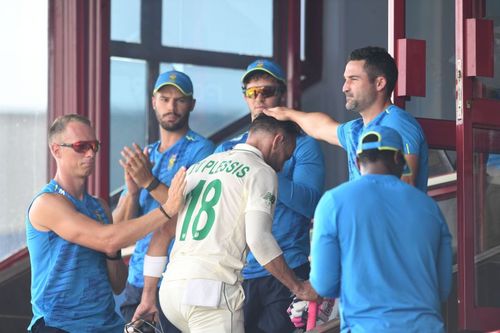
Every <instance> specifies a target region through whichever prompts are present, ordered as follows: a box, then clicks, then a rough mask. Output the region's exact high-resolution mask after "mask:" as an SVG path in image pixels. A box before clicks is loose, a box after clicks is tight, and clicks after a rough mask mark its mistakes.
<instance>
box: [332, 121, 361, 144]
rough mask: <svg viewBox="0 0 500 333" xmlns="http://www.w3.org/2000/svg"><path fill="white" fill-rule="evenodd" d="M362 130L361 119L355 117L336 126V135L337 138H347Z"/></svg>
mask: <svg viewBox="0 0 500 333" xmlns="http://www.w3.org/2000/svg"><path fill="white" fill-rule="evenodd" d="M362 130H363V119H361V118H356V119H353V120H350V121H348V122H346V123H342V124H340V125H339V126H338V128H337V135H338V136H339V138H341V139H342V138H345V139H349V138H352V137H353V135H355V134H357V133H361V131H362Z"/></svg>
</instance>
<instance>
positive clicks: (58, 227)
mask: <svg viewBox="0 0 500 333" xmlns="http://www.w3.org/2000/svg"><path fill="white" fill-rule="evenodd" d="M185 177H186V169H185V168H181V169H180V170H179V172H178V173H177V174H176V176H175V177H174V179H173V180H172V187H171V191H170V195H169V196H168V199H167V202H166V203H165V204H164V205H162V207H163V209H164V210H165V212H166V213H167V214H168V215H170V216H174V215H176V214H177V212H178V211H179V209H180V207H181V205H182V204H183V202H184V197H183V192H184V188H185V186H186V182H185ZM29 217H30V221H31V223H32V224H33V227H34V228H35V229H37V230H40V231H49V230H52V231H54V232H55V233H56V234H58V235H59V236H60V237H62V238H64V239H66V240H67V241H70V242H72V243H75V244H79V245H82V246H86V247H89V248H91V249H94V250H97V251H101V252H105V253H114V252H116V251H118V250H119V249H121V248H123V247H125V246H128V245H130V244H133V243H134V242H135V241H136V240H138V239H140V238H143V237H144V236H146V235H147V234H148V233H150V232H151V231H153V230H155V229H157V228H158V227H160V226H162V225H163V224H164V223H166V222H167V221H168V219H167V218H166V217H165V215H164V214H163V213H162V212H161V210H160V209H155V210H153V211H151V212H150V213H148V214H146V215H144V216H141V217H139V218H136V219H133V220H128V221H124V222H122V223H119V224H110V225H103V224H101V223H99V222H97V221H96V220H93V219H91V218H89V217H88V216H86V215H84V214H82V213H80V212H78V211H77V210H76V209H75V207H74V206H73V205H72V204H71V203H70V202H69V201H68V200H67V199H66V198H64V197H62V196H61V195H58V194H44V195H41V196H39V197H38V198H37V199H36V200H35V201H34V202H33V205H32V206H31V209H30V211H29Z"/></svg>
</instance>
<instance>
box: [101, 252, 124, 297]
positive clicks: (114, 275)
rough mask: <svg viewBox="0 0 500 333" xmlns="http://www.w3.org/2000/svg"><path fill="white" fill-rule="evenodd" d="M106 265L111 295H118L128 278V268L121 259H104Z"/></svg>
mask: <svg viewBox="0 0 500 333" xmlns="http://www.w3.org/2000/svg"><path fill="white" fill-rule="evenodd" d="M106 265H107V267H108V277H109V282H110V284H111V288H112V289H113V293H115V294H119V293H121V292H122V291H123V289H124V288H125V283H126V282H127V277H128V267H127V265H125V263H124V262H123V260H122V259H118V260H109V259H106Z"/></svg>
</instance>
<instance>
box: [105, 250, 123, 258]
mask: <svg viewBox="0 0 500 333" xmlns="http://www.w3.org/2000/svg"><path fill="white" fill-rule="evenodd" d="M104 255H105V256H106V259H108V260H120V259H121V258H122V250H119V251H117V252H116V255H115V256H114V257H110V256H108V255H107V254H104Z"/></svg>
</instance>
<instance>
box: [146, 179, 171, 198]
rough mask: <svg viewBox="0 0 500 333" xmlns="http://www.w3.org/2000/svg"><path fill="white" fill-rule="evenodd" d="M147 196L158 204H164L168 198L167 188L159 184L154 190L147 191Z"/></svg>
mask: <svg viewBox="0 0 500 333" xmlns="http://www.w3.org/2000/svg"><path fill="white" fill-rule="evenodd" d="M149 194H150V195H151V196H152V197H153V199H155V200H156V201H158V202H159V203H161V202H166V201H167V198H168V186H167V185H165V184H163V183H161V182H160V184H159V185H158V186H157V187H156V188H155V189H154V190H152V191H149Z"/></svg>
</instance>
